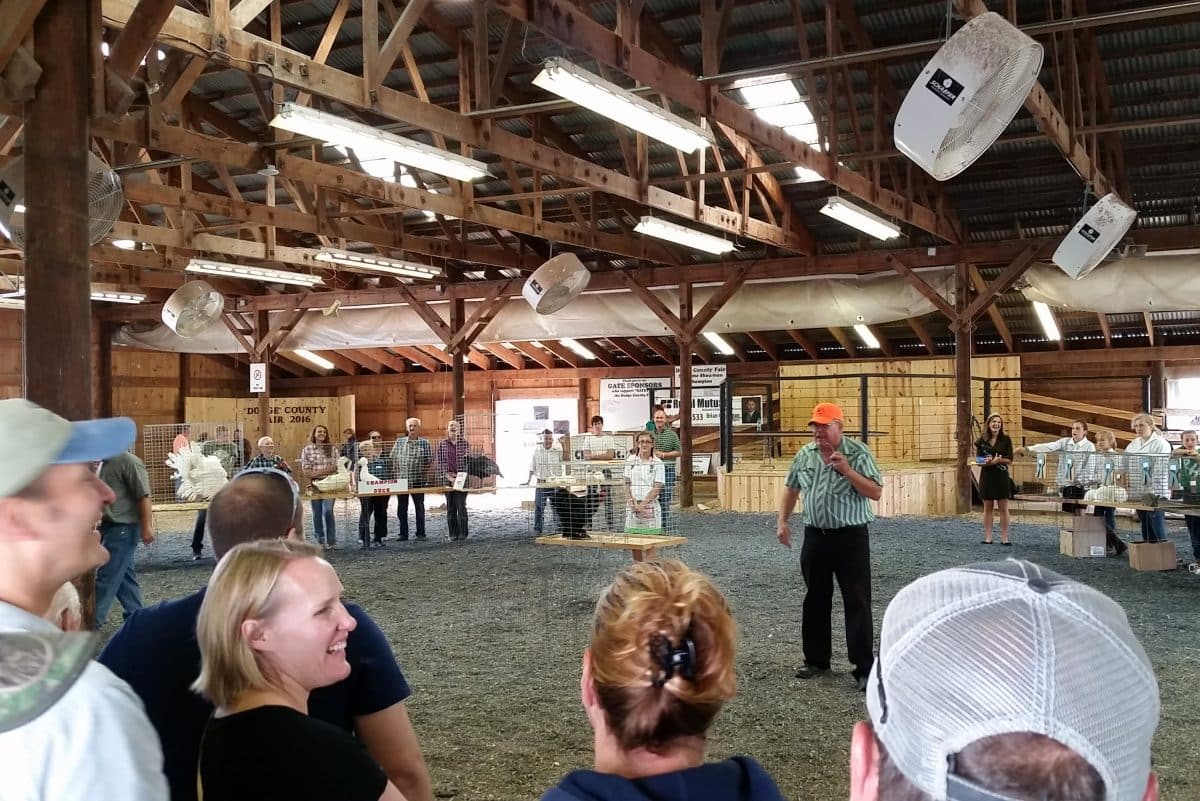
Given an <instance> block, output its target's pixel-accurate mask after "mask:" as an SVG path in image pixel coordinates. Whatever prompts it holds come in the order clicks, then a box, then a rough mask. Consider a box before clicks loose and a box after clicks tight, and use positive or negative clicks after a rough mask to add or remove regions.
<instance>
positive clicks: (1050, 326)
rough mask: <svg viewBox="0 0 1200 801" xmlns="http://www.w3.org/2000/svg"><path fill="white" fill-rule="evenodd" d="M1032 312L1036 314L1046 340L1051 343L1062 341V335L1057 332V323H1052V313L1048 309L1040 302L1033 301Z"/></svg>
mask: <svg viewBox="0 0 1200 801" xmlns="http://www.w3.org/2000/svg"><path fill="white" fill-rule="evenodd" d="M1033 310H1034V311H1035V312H1036V313H1037V318H1038V322H1039V323H1041V324H1042V331H1043V332H1044V333H1045V334H1046V339H1048V340H1050V341H1051V342H1057V341H1058V340H1060V339H1062V334H1061V333H1059V330H1058V323H1056V322H1055V321H1054V313H1053V312H1051V311H1050V307H1049V306H1047V305H1046V304H1045V303H1042V302H1041V301H1040V300H1035V301H1034V302H1033Z"/></svg>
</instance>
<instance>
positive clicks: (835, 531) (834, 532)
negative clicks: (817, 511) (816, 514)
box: [804, 523, 867, 537]
mask: <svg viewBox="0 0 1200 801" xmlns="http://www.w3.org/2000/svg"><path fill="white" fill-rule="evenodd" d="M866 530H867V524H866V523H863V524H862V525H858V526H842V527H841V528H822V527H820V526H805V527H804V533H805V534H808V533H810V532H811V533H813V534H823V535H825V536H830V537H836V536H838V535H839V534H855V533H858V532H860V531H863V532H865V531H866Z"/></svg>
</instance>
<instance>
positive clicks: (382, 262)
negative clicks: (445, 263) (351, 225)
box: [314, 248, 442, 279]
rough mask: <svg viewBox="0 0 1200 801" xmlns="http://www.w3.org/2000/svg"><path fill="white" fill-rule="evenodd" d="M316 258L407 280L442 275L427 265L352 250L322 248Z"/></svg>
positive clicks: (439, 271)
mask: <svg viewBox="0 0 1200 801" xmlns="http://www.w3.org/2000/svg"><path fill="white" fill-rule="evenodd" d="M314 258H316V260H317V261H323V262H328V263H330V264H341V265H344V266H346V267H351V268H354V269H356V270H362V271H364V272H371V273H382V274H384V275H399V276H404V277H405V278H429V279H433V278H440V277H441V275H442V272H441V270H438V269H437V268H436V267H429V266H428V265H425V264H417V263H415V262H411V261H400V260H399V259H389V258H387V257H385V256H372V255H370V254H368V253H355V252H353V251H350V250H334V249H333V248H322V249H321V250H320V251H319V252H318V253H317V255H316V256H315V257H314Z"/></svg>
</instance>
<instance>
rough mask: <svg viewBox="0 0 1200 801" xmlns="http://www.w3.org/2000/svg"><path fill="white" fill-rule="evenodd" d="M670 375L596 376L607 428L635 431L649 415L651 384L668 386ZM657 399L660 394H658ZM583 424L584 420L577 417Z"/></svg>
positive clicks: (602, 412)
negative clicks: (657, 376) (601, 377)
mask: <svg viewBox="0 0 1200 801" xmlns="http://www.w3.org/2000/svg"><path fill="white" fill-rule="evenodd" d="M670 386H671V379H670V378H665V377H664V378H604V379H601V380H600V416H601V417H603V418H604V427H605V428H606V429H607V430H609V431H636V430H638V429H641V428H642V427H643V426H645V425H646V421H647V420H649V419H650V390H651V388H657V389H669V388H670ZM660 399H661V398H660ZM581 422H582V423H583V424H585V425H586V423H587V421H586V420H584V421H581Z"/></svg>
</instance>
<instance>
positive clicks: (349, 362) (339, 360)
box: [312, 350, 374, 375]
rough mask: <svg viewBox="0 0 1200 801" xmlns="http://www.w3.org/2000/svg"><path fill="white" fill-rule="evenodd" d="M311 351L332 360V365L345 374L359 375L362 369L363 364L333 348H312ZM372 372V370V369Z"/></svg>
mask: <svg viewBox="0 0 1200 801" xmlns="http://www.w3.org/2000/svg"><path fill="white" fill-rule="evenodd" d="M312 353H313V354H314V355H316V356H320V357H321V358H322V359H327V360H328V361H331V362H333V366H334V367H335V368H336V369H338V370H341V371H342V372H343V373H345V374H346V375H359V374H360V373H362V371H363V365H361V364H359V363H358V362H356V361H355V360H353V359H350V358H347V357H345V356H343V355H342V354H340V353H338V352H337V351H335V350H314V351H312ZM372 372H374V371H372Z"/></svg>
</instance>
